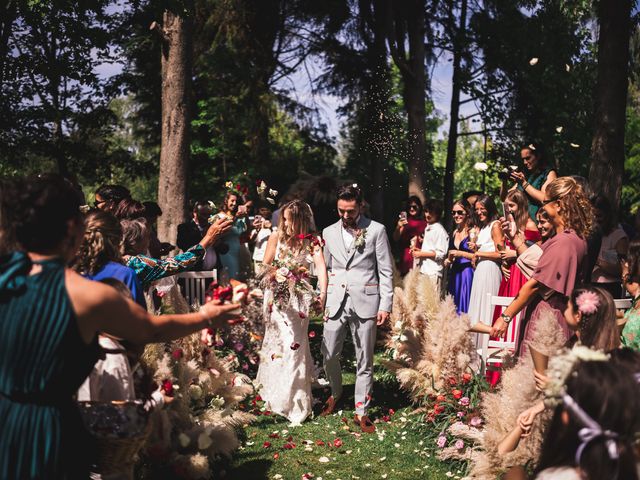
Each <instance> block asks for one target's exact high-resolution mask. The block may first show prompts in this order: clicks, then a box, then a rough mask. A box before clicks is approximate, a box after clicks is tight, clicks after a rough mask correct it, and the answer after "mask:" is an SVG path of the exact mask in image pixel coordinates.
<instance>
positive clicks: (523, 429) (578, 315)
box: [498, 287, 620, 453]
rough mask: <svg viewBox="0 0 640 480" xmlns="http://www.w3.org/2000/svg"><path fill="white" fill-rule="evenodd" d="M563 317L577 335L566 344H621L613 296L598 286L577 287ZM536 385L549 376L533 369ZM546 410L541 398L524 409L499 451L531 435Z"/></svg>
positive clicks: (603, 347)
mask: <svg viewBox="0 0 640 480" xmlns="http://www.w3.org/2000/svg"><path fill="white" fill-rule="evenodd" d="M564 317H565V320H566V322H567V325H568V326H569V328H570V329H571V330H572V331H573V332H574V335H573V336H572V337H571V338H570V339H569V340H568V341H567V343H566V346H567V347H569V348H572V347H573V346H574V345H576V344H580V345H583V346H586V347H589V348H592V349H594V350H601V351H610V350H614V349H616V348H618V347H619V346H620V340H619V336H618V329H617V323H616V308H615V304H614V302H613V298H612V297H611V295H610V294H609V292H607V291H606V290H604V289H602V288H599V287H587V288H576V289H575V290H574V291H573V292H572V293H571V296H570V298H569V300H568V301H567V307H566V309H565V311H564ZM534 377H535V380H536V386H537V387H538V389H539V390H543V389H544V388H545V387H546V385H547V382H548V378H547V376H546V375H544V374H541V373H538V372H537V371H535V370H534ZM544 409H545V406H544V403H543V402H542V401H540V402H538V403H536V404H535V405H534V406H532V407H531V408H529V409H527V410H525V411H524V412H523V413H521V414H520V416H519V417H518V425H517V426H516V427H515V428H514V429H513V430H512V431H511V433H510V434H509V435H508V436H507V437H505V439H504V440H503V441H502V443H501V444H500V446H499V448H498V450H499V452H500V453H506V452H510V451H512V450H515V448H516V447H517V446H518V442H519V440H520V437H521V436H523V435H528V434H529V433H530V431H531V425H532V424H533V421H534V419H535V417H536V416H537V415H538V414H540V413H542V412H543V411H544Z"/></svg>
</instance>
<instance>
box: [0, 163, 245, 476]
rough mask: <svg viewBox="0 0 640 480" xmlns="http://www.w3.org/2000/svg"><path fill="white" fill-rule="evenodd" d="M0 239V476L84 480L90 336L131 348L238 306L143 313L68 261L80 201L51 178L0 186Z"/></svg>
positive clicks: (80, 225)
mask: <svg viewBox="0 0 640 480" xmlns="http://www.w3.org/2000/svg"><path fill="white" fill-rule="evenodd" d="M0 200H1V201H2V211H1V212H0V219H1V220H2V228H1V231H0V233H1V235H0V238H3V239H6V238H10V239H12V240H13V241H14V243H15V244H16V248H17V250H16V251H12V252H10V253H7V254H6V255H3V256H0V319H2V321H0V419H1V420H0V478H2V479H21V480H22V479H44V478H47V479H49V478H51V479H53V478H55V479H67V478H88V471H89V466H90V465H89V463H90V460H91V441H90V439H89V438H88V435H87V433H86V432H85V430H84V427H83V425H82V421H81V419H80V415H79V413H78V409H77V406H76V404H75V403H74V401H73V396H74V394H75V393H76V392H77V390H78V387H79V386H80V385H81V384H82V382H83V381H84V379H85V378H86V377H87V375H88V374H89V372H90V371H91V369H92V368H93V365H94V364H95V362H96V360H97V359H98V344H97V333H98V332H105V333H108V334H111V335H113V336H116V337H119V338H123V339H126V340H129V341H130V342H133V343H136V344H144V343H147V342H160V341H169V340H172V339H175V338H179V337H181V336H184V335H188V334H190V333H193V332H195V331H197V330H199V329H202V328H204V327H206V326H211V327H213V328H219V327H222V326H224V325H226V324H227V323H228V322H229V320H231V319H232V316H231V314H230V313H229V312H230V310H231V309H233V308H237V307H238V305H214V304H212V303H208V304H205V305H203V307H202V308H201V311H200V312H197V313H190V314H187V315H162V316H153V315H149V314H148V313H147V312H146V310H144V309H143V308H141V307H140V306H139V305H137V304H136V303H134V302H132V301H130V300H127V299H125V298H124V297H123V296H122V295H120V294H119V293H118V292H117V291H116V290H115V289H114V288H112V287H110V286H108V285H104V284H101V283H99V282H92V281H90V280H87V279H86V278H83V277H82V276H81V275H79V274H78V273H76V272H74V271H73V270H71V269H69V268H66V265H67V264H68V263H69V261H70V260H71V259H73V258H74V257H75V255H76V251H77V249H78V246H79V245H80V242H81V240H82V237H83V235H84V231H85V226H84V218H83V216H82V215H81V213H80V199H79V197H78V194H77V192H76V190H75V189H74V188H73V186H72V184H71V183H70V182H68V181H66V180H64V179H62V178H61V177H58V176H50V175H46V176H39V177H35V178H31V179H27V180H18V181H16V182H15V183H14V184H13V185H10V186H9V185H6V186H3V189H2V198H1V199H0Z"/></svg>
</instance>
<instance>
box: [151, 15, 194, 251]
mask: <svg viewBox="0 0 640 480" xmlns="http://www.w3.org/2000/svg"><path fill="white" fill-rule="evenodd" d="M152 27H153V26H152ZM156 29H157V26H156ZM159 33H160V35H161V36H162V38H163V45H162V138H161V149H160V178H159V181H158V204H159V205H160V208H161V209H162V216H161V217H160V218H159V219H158V236H159V237H160V238H161V239H162V240H164V241H168V242H171V243H174V244H175V240H176V235H177V229H178V225H179V224H180V223H183V222H184V221H185V219H186V213H187V175H188V166H189V158H190V155H189V148H190V122H191V55H192V39H191V19H190V17H189V16H188V15H187V16H184V17H182V16H179V15H177V14H175V13H173V12H170V11H165V12H164V15H163V26H162V30H161V31H160V32H159Z"/></svg>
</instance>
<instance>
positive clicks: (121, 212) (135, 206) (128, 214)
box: [113, 198, 147, 220]
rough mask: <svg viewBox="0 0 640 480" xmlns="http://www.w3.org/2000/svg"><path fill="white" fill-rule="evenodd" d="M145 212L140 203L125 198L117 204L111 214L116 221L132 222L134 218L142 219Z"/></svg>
mask: <svg viewBox="0 0 640 480" xmlns="http://www.w3.org/2000/svg"><path fill="white" fill-rule="evenodd" d="M146 213H147V212H146V210H145V208H144V205H143V204H142V202H139V201H137V200H134V199H132V198H125V199H122V200H120V202H118V205H116V208H115V210H114V211H113V214H114V215H115V217H116V218H117V219H118V220H132V219H134V218H144V217H145V215H146Z"/></svg>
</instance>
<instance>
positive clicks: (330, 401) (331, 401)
mask: <svg viewBox="0 0 640 480" xmlns="http://www.w3.org/2000/svg"><path fill="white" fill-rule="evenodd" d="M338 400H339V398H334V397H333V395H331V396H330V397H329V398H327V401H326V402H325V404H324V407H323V408H322V412H320V416H321V417H326V416H327V415H331V414H332V413H333V411H334V410H335V409H336V405H337V404H338Z"/></svg>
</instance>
